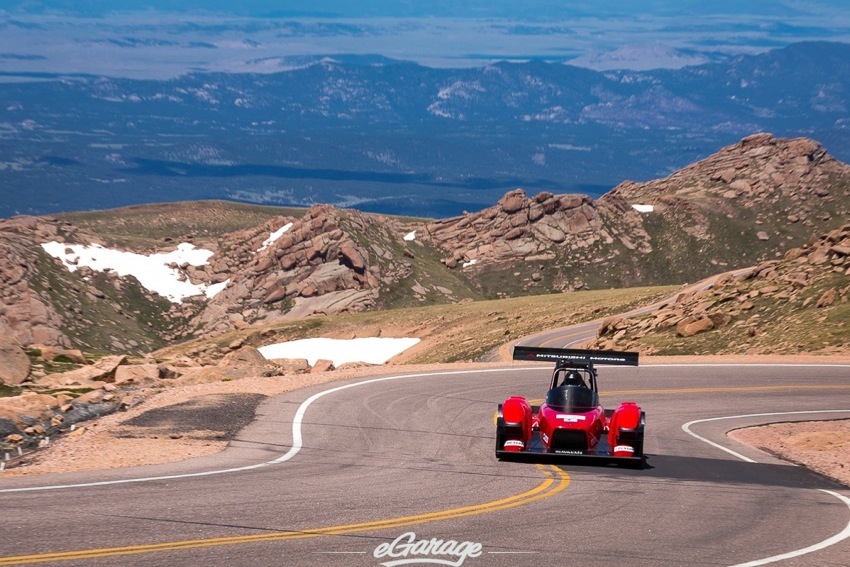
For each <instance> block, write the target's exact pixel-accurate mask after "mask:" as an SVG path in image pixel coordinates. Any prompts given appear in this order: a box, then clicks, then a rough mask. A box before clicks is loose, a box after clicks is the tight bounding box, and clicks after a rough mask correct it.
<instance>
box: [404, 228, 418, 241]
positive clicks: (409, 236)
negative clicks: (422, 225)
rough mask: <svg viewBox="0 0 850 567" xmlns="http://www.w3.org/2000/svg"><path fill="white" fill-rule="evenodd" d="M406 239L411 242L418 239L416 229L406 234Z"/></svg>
mask: <svg viewBox="0 0 850 567" xmlns="http://www.w3.org/2000/svg"><path fill="white" fill-rule="evenodd" d="M404 240H405V241H407V242H410V241H412V240H416V231H415V230H413V231H411V232H408V233H407V234H405V235H404Z"/></svg>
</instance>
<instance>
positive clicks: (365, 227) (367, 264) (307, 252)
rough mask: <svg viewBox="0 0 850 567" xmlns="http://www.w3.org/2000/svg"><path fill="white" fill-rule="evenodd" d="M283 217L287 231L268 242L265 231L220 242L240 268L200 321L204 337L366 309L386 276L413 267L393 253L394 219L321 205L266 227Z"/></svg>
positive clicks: (398, 236)
mask: <svg viewBox="0 0 850 567" xmlns="http://www.w3.org/2000/svg"><path fill="white" fill-rule="evenodd" d="M285 222H289V223H291V226H290V228H289V229H288V230H286V232H284V233H283V234H282V236H281V237H280V238H279V239H277V240H276V241H275V242H273V243H271V244H269V245H268V246H265V247H263V246H261V240H260V235H262V234H264V235H265V236H268V232H267V231H263V232H262V233H260V234H258V235H256V236H254V237H251V238H245V237H244V236H245V235H244V234H233V235H227V236H225V237H224V238H223V239H222V245H221V248H222V249H224V250H227V257H228V258H229V259H228V260H227V262H230V263H231V264H233V259H234V258H236V259H237V262H236V264H237V266H238V268H239V269H232V268H231V270H230V271H229V274H230V280H229V283H228V285H227V287H226V288H225V289H224V291H222V292H221V293H220V294H219V295H217V296H216V297H215V298H214V299H212V300H210V301H209V302H208V303H207V305H206V306H205V307H204V309H203V310H202V311H201V313H200V314H199V315H198V316H197V317H196V318H195V320H194V324H195V325H196V326H199V327H201V328H202V329H203V330H202V333H203V334H216V333H220V332H223V331H226V330H229V329H232V328H233V327H239V326H240V325H247V324H249V323H252V322H254V321H258V320H264V321H267V322H268V321H274V320H278V319H282V318H285V317H294V316H299V317H302V316H306V315H309V314H311V313H314V312H320V313H323V314H331V313H339V312H342V311H361V310H364V309H368V308H370V307H372V306H374V305H375V299H376V297H377V295H378V287H379V286H380V284H381V282H382V281H384V282H392V281H396V280H398V279H400V278H402V277H404V276H405V275H406V273H407V272H408V271H409V267H408V266H409V264H408V262H407V260H408V259H407V258H406V257H403V256H402V255H401V254H398V255H396V254H394V252H393V246H392V244H394V242H397V241H399V240H401V234H403V233H402V232H401V229H400V228H398V227H397V226H396V223H395V221H393V220H391V219H388V218H383V217H376V216H374V215H366V214H363V213H359V212H357V211H341V210H339V209H336V208H334V207H332V206H329V205H316V206H314V207H312V208H311V209H310V210H309V211H308V212H307V214H305V215H304V216H303V217H301V218H300V219H284V218H280V219H278V220H277V221H276V223H275V224H274V225H272V226H269V227H267V229H270V230H272V231H273V230H277V229H279V228H280V227H282V226H284V225H285ZM385 243H388V244H390V245H387V244H385ZM213 260H214V263H215V260H216V258H214V259H213ZM293 308H295V311H294V314H290V313H289V311H290V310H292V309H293Z"/></svg>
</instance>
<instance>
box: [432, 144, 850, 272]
mask: <svg viewBox="0 0 850 567" xmlns="http://www.w3.org/2000/svg"><path fill="white" fill-rule="evenodd" d="M848 202H850V166H848V165H846V164H843V163H841V162H839V161H837V160H835V159H834V158H833V157H832V156H830V155H829V154H828V153H827V152H826V150H824V148H823V147H821V146H820V144H818V143H817V142H814V141H812V140H808V139H804V138H799V139H794V140H787V139H779V138H774V137H773V136H771V135H770V134H757V135H754V136H750V137H747V138H744V139H743V140H741V141H740V142H739V143H737V144H734V145H732V146H729V147H727V148H724V149H722V150H721V151H720V152H718V153H717V154H714V155H712V156H709V157H708V158H706V159H704V160H702V161H700V162H697V163H695V164H693V165H691V166H688V167H686V168H684V169H682V170H680V171H677V172H675V173H673V174H672V175H670V176H668V177H666V178H663V179H658V180H654V181H648V182H645V183H634V182H631V181H627V182H624V183H622V184H620V185H619V186H617V187H616V188H614V189H613V190H612V191H610V192H608V193H607V194H605V195H604V196H602V197H601V198H600V199H598V200H596V201H593V200H591V199H589V198H588V197H586V196H583V195H553V194H552V193H548V192H543V193H539V194H538V195H536V196H534V197H531V198H528V197H527V196H526V194H525V192H524V191H523V190H521V189H517V190H514V191H511V192H509V193H507V194H506V195H505V196H504V197H503V198H502V199H501V200H500V201H499V203H498V205H496V206H494V207H490V208H488V209H485V210H483V211H480V212H477V213H469V214H464V215H463V216H460V217H455V218H451V219H445V220H440V221H435V222H433V223H430V224H429V225H428V236H429V238H430V239H431V241H432V242H433V243H434V245H435V246H437V247H438V248H440V249H441V250H443V251H444V252H445V257H444V259H443V262H444V263H445V265H446V266H447V267H449V268H465V269H466V270H467V271H469V272H471V273H472V272H483V271H485V270H488V269H491V268H492V267H493V266H497V267H498V266H502V265H504V264H506V263H511V262H513V263H516V262H529V261H543V262H547V263H549V264H552V263H557V264H558V265H560V266H562V267H566V269H565V270H563V272H569V273H571V274H573V275H576V274H577V275H578V277H579V279H581V280H583V281H585V282H588V281H593V283H594V284H595V285H596V286H598V285H600V284H602V285H605V286H607V287H610V286H615V287H617V286H622V285H638V284H648V283H669V282H670V281H677V279H678V281H687V280H689V279H695V278H698V277H707V276H708V275H710V274H711V273H712V272H717V271H718V270H719V269H722V268H724V267H735V266H742V265H747V264H750V265H751V264H753V263H756V262H758V261H761V260H765V259H768V258H770V257H771V256H772V255H773V254H775V253H776V251H777V250H779V251H780V252H782V251H784V250H785V249H787V247H790V246H793V245H795V244H796V245H799V244H801V243H802V242H804V241H805V239H806V238H808V235H809V234H810V233H811V231H812V230H813V229H814V230H817V229H824V228H829V227H834V226H836V225H837V224H839V223H840V222H841V220H840V219H842V218H846V216H847V215H848V214H850V210H848V206H847V203H848ZM730 241H733V242H730ZM733 243H734V244H735V246H734V247H733V246H732V244H733ZM695 251H699V252H700V254H701V255H702V262H701V263H695V262H693V254H694V252H695ZM643 265H654V266H657V267H662V269H663V271H659V270H658V269H656V270H646V269H643V268H642V266H643ZM517 269H519V270H520V271H522V268H521V267H518V268H517ZM660 273H663V274H664V278H658V275H659V274H660ZM600 280H601V281H600ZM550 281H551V284H549V285H551V287H552V288H553V289H567V288H569V289H574V288H575V287H576V286H574V285H567V281H566V280H565V279H564V277H563V273H559V274H558V276H557V277H554V278H550Z"/></svg>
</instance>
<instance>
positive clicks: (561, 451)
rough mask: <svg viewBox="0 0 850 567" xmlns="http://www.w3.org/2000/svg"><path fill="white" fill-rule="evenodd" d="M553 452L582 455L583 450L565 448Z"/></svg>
mask: <svg viewBox="0 0 850 567" xmlns="http://www.w3.org/2000/svg"><path fill="white" fill-rule="evenodd" d="M555 453H557V454H559V455H584V451H569V450H567V449H556V450H555Z"/></svg>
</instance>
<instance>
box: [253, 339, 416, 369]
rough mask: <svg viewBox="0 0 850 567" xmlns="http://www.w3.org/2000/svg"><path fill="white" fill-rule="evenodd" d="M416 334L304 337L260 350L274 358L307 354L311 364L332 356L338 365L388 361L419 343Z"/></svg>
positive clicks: (330, 358) (300, 356)
mask: <svg viewBox="0 0 850 567" xmlns="http://www.w3.org/2000/svg"><path fill="white" fill-rule="evenodd" d="M418 342H419V339H415V338H400V339H394V338H386V337H367V338H361V339H348V340H346V339H326V338H315V339H301V340H297V341H287V342H284V343H277V344H273V345H267V346H263V347H260V348H259V349H257V350H259V351H260V354H262V355H263V356H265V357H266V359H268V360H271V359H274V358H306V359H307V362H309V363H310V366H313V365H314V364H316V361H317V360H320V359H321V360H331V361H332V362H333V364H334V366H340V365H342V364H345V363H346V362H366V363H368V364H384V363H385V362H386V361H388V360H389V359H391V358H392V357H394V356H396V355H398V354H400V353H402V352H404V351H406V350H407V349H409V348H410V347H412V346H413V345H415V344H417V343H418Z"/></svg>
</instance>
